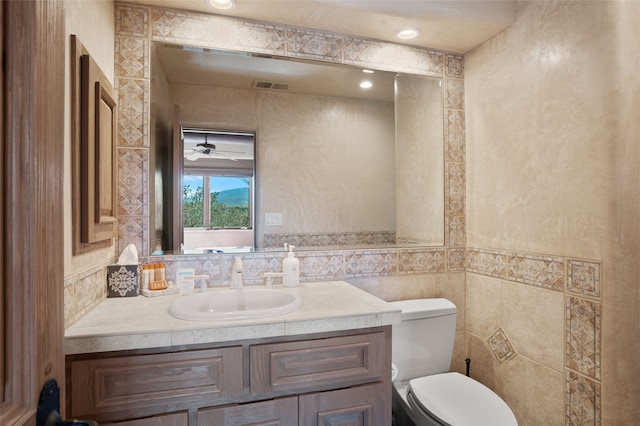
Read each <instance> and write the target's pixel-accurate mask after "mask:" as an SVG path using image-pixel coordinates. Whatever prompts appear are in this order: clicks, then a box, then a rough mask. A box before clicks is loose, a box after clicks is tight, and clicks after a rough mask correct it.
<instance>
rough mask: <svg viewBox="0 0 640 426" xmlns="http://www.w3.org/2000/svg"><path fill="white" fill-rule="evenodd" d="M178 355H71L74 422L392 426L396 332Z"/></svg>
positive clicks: (388, 330)
mask: <svg viewBox="0 0 640 426" xmlns="http://www.w3.org/2000/svg"><path fill="white" fill-rule="evenodd" d="M212 346H213V345H212ZM181 349H184V350H180V351H177V352H158V353H149V351H146V350H145V352H142V351H133V352H131V351H130V352H126V353H101V354H95V355H92V354H86V355H71V356H68V357H67V395H68V396H70V398H68V399H69V401H68V405H67V410H68V411H67V412H68V413H69V416H70V417H73V418H85V419H93V420H96V421H98V422H99V423H100V424H101V425H102V424H109V423H108V422H111V423H113V424H119V425H126V426H209V425H230V426H231V425H232V426H240V425H256V424H260V425H282V426H286V425H296V426H297V425H304V426H311V425H324V426H330V425H344V424H353V425H371V426H378V425H380V426H387V425H390V424H391V377H390V376H391V327H390V326H385V327H377V328H373V329H366V330H350V331H341V332H334V333H323V334H310V335H304V336H296V338H291V337H282V338H274V339H268V340H266V339H259V340H248V341H241V342H233V344H231V345H228V346H225V347H197V348H190V347H185V348H181Z"/></svg>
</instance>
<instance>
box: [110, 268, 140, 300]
mask: <svg viewBox="0 0 640 426" xmlns="http://www.w3.org/2000/svg"><path fill="white" fill-rule="evenodd" d="M139 282H140V273H139V271H138V265H109V266H107V297H132V296H137V295H138V288H139Z"/></svg>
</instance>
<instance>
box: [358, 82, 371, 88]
mask: <svg viewBox="0 0 640 426" xmlns="http://www.w3.org/2000/svg"><path fill="white" fill-rule="evenodd" d="M360 87H361V88H363V89H370V88H371V87H373V83H371V82H370V81H363V82H362V83H360Z"/></svg>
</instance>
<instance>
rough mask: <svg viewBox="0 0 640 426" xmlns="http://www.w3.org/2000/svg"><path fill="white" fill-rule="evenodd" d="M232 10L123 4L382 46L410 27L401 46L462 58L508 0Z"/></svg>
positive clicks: (505, 16) (503, 18) (276, 3)
mask: <svg viewBox="0 0 640 426" xmlns="http://www.w3.org/2000/svg"><path fill="white" fill-rule="evenodd" d="M235 1H236V7H234V8H233V9H230V10H226V11H222V10H217V9H213V8H212V7H210V6H209V5H208V3H207V0H128V2H130V3H137V4H145V5H152V6H159V7H167V8H173V9H182V10H189V11H194V12H204V13H210V14H211V13H213V14H219V15H225V16H231V17H237V18H245V19H251V20H255V21H262V22H269V23H275V24H282V25H291V26H297V27H304V28H312V29H317V30H322V31H327V32H333V33H340V34H348V35H353V36H358V37H362V38H371V39H376V40H382V41H388V42H395V43H398V42H400V41H399V40H398V39H396V38H395V33H396V32H397V31H398V30H401V29H405V28H409V27H411V28H416V29H418V30H419V31H420V35H419V36H418V38H416V39H414V40H410V41H403V42H402V43H403V44H407V45H412V46H418V47H424V48H429V49H435V50H441V51H445V52H450V53H456V54H464V53H466V52H468V51H470V50H471V49H473V48H474V47H476V46H478V45H480V44H481V43H483V42H484V41H486V40H489V39H490V38H492V37H493V36H495V35H496V34H498V33H500V32H502V31H503V30H505V29H506V28H508V27H509V26H510V25H511V24H512V22H513V20H514V15H515V3H516V1H511V0H438V1H430V0H368V1H360V0H342V1H340V0H235Z"/></svg>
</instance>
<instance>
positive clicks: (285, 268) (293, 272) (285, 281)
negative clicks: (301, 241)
mask: <svg viewBox="0 0 640 426" xmlns="http://www.w3.org/2000/svg"><path fill="white" fill-rule="evenodd" d="M294 248H295V246H292V245H291V244H289V253H287V257H285V258H284V260H283V261H282V273H283V274H284V277H282V285H283V286H285V287H298V284H300V261H299V260H298V259H296V258H295V257H294V256H293V249H294Z"/></svg>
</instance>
